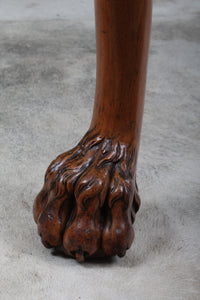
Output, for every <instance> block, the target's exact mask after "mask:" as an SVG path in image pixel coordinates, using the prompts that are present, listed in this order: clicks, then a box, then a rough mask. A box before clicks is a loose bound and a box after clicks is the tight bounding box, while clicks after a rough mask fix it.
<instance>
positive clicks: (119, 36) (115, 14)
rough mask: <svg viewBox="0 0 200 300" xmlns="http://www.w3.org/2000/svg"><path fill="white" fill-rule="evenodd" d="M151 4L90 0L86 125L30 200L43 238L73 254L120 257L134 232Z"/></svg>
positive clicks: (131, 0)
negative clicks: (91, 63) (91, 72)
mask: <svg viewBox="0 0 200 300" xmlns="http://www.w3.org/2000/svg"><path fill="white" fill-rule="evenodd" d="M151 11H152V1H151V0H143V1H142V0H95V15H96V41H97V81H96V95H95V105H94V112H93V118H92V121H91V125H90V128H89V130H88V132H87V133H86V134H85V136H84V137H83V138H82V140H81V141H80V143H79V144H78V145H77V146H76V147H75V148H74V149H72V150H71V151H68V152H65V153H63V154H61V155H59V156H58V157H57V158H56V159H55V160H54V161H53V162H52V163H51V164H50V166H49V167H48V169H47V171H46V174H45V182H44V186H43V188H42V190H41V192H40V193H39V195H38V196H37V198H36V199H35V202H34V219H35V222H36V223H37V225H38V233H39V234H40V236H41V239H42V242H43V244H44V245H45V246H46V247H55V248H59V249H62V250H63V251H64V252H65V253H66V254H67V255H69V256H71V257H74V258H76V259H77V260H78V261H83V260H84V259H85V258H87V257H91V256H113V255H118V256H120V257H122V256H124V255H125V253H126V250H127V249H129V248H130V246H131V244H132V241H133V238H134V230H133V226H132V224H133V222H134V219H135V214H136V212H137V211H138V209H139V206H140V198H139V195H138V190H137V184H136V164H137V154H138V149H139V140H140V131H141V125H142V115H143V106H144V93H145V82H146V70H147V58H148V49H149V37H150V27H151Z"/></svg>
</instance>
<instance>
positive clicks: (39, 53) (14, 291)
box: [0, 0, 200, 300]
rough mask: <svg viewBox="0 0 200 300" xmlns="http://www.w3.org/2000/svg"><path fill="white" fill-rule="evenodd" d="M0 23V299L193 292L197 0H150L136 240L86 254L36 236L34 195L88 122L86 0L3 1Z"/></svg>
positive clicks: (199, 288) (198, 244)
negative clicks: (113, 251) (116, 254)
mask: <svg viewBox="0 0 200 300" xmlns="http://www.w3.org/2000/svg"><path fill="white" fill-rule="evenodd" d="M0 28H1V29H0V126H1V127H0V151H1V156H0V159H1V161H0V184H1V186H0V249H1V251H0V299H2V300H8V299H12V300H13V299H14V300H15V299H17V300H25V299H26V300H29V299H34V300H40V299H41V300H43V299H48V300H55V299H60V300H64V299H67V300H68V299H69V300H78V299H82V300H94V299H95V300H104V299H105V300H106V299H109V300H110V299H114V300H126V299H132V300H143V299H148V300H149V299H152V300H161V299H163V300H165V299H167V300H168V299H170V300H173V299H174V300H180V299H181V300H192V299H196V300H198V299H200V202H199V200H200V199H199V197H200V124H199V121H200V104H199V102H200V84H199V78H200V2H199V1H196V0H195V1H188V0H174V1H172V0H171V1H169V0H168V1H167V0H157V1H156V0H155V1H154V11H153V27H152V40H151V49H150V57H149V69H148V82H147V92H146V104H145V113H144V122H143V131H142V138H141V146H140V155H139V162H138V184H139V188H140V195H141V198H142V206H141V209H140V211H139V213H138V215H137V218H136V223H135V231H136V238H135V242H134V244H133V246H132V247H131V249H130V250H129V251H128V252H127V255H126V256H125V257H124V258H122V259H120V258H114V259H111V260H103V261H99V262H98V261H93V262H86V263H84V264H79V263H77V262H76V261H74V260H73V259H66V258H64V257H62V256H59V255H57V254H56V253H52V250H47V249H45V248H44V247H43V246H42V244H41V243H40V238H39V237H38V235H37V230H36V225H35V223H34V221H33V217H32V205H33V200H34V198H35V196H36V194H37V193H38V191H39V190H40V188H41V187H42V184H43V176H44V172H45V170H46V168H47V166H48V165H49V163H50V161H51V160H53V159H54V158H55V157H56V156H57V155H58V154H60V153H62V152H64V151H66V150H67V149H70V148H71V147H73V146H74V145H75V144H76V143H77V142H78V141H79V139H80V138H81V137H82V136H83V134H84V133H85V132H86V130H87V128H88V126H89V123H90V118H91V114H92V108H93V97H94V90H95V35H94V17H93V2H92V1H91V0H84V1H83V0H77V1H72V0H67V1H66V0H65V1H64V0H59V1H56V2H55V1H53V0H51V1H42V2H41V1H39V0H37V1H35V0H32V1H29V0H26V1H25V0H19V1H18V4H16V1H11V0H9V1H5V0H4V1H1V2H0Z"/></svg>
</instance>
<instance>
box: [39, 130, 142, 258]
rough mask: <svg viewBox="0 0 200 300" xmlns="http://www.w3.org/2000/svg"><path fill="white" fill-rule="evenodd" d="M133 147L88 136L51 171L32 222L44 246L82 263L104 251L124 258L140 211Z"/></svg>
mask: <svg viewBox="0 0 200 300" xmlns="http://www.w3.org/2000/svg"><path fill="white" fill-rule="evenodd" d="M136 156H137V153H136V151H135V149H133V147H132V146H131V145H125V144H123V143H121V142H119V141H118V140H117V139H115V138H106V137H104V136H101V134H99V133H97V132H95V130H91V131H88V132H87V133H86V135H85V136H84V137H83V139H82V140H81V141H80V143H79V144H78V145H77V146H76V147H75V148H74V149H72V150H71V151H68V152H66V153H63V154H61V155H59V156H58V157H57V158H56V159H55V160H54V161H53V162H52V163H51V164H50V166H49V167H48V169H47V171H46V174H45V182H44V186H43V188H42V190H41V192H40V193H39V195H38V196H37V198H36V199H35V203H34V219H35V222H36V223H37V225H38V232H39V234H40V235H41V239H42V242H43V244H44V245H45V246H46V247H62V249H63V250H64V252H65V253H66V254H68V255H70V256H73V257H76V258H77V259H78V260H83V259H84V257H89V256H92V255H95V253H97V252H99V251H101V252H102V253H103V255H108V256H110V255H116V254H117V255H119V256H123V255H125V252H126V250H127V249H128V248H130V246H131V244H132V241H133V238H134V231H133V228H132V223H133V222H134V219H135V214H136V212H137V211H138V209H139V206H140V198H139V196H138V191H137V185H136V180H135V173H134V172H135V171H134V170H135V164H136V159H137V157H136Z"/></svg>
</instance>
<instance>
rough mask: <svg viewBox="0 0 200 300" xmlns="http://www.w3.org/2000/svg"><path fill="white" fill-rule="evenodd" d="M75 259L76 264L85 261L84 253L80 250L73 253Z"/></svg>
mask: <svg viewBox="0 0 200 300" xmlns="http://www.w3.org/2000/svg"><path fill="white" fill-rule="evenodd" d="M75 257H76V260H77V261H78V262H84V261H85V257H84V253H83V251H82V250H81V249H80V250H79V251H78V252H76V253H75Z"/></svg>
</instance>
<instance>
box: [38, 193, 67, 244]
mask: <svg viewBox="0 0 200 300" xmlns="http://www.w3.org/2000/svg"><path fill="white" fill-rule="evenodd" d="M71 206H72V203H71V201H70V199H68V198H67V197H66V195H62V196H60V197H59V196H56V195H55V194H54V193H52V192H51V193H50V196H49V199H48V202H47V204H46V206H45V208H44V210H43V211H42V213H41V214H40V216H39V219H38V222H37V225H38V233H39V235H40V236H41V239H42V242H43V244H44V246H46V247H48V248H49V247H55V246H61V245H62V235H63V231H64V228H65V225H66V222H67V219H68V217H69V215H70V212H71Z"/></svg>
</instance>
